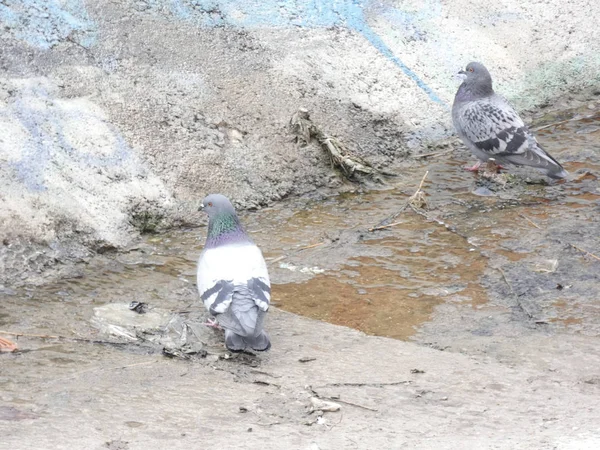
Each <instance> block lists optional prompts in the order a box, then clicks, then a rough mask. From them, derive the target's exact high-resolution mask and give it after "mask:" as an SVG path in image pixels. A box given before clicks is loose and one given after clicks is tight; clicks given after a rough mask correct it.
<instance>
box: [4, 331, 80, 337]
mask: <svg viewBox="0 0 600 450" xmlns="http://www.w3.org/2000/svg"><path fill="white" fill-rule="evenodd" d="M0 334H8V335H9V336H16V337H17V338H18V337H19V336H25V337H36V338H42V339H69V338H66V337H63V336H52V335H50V334H29V333H15V332H13V331H4V330H0Z"/></svg>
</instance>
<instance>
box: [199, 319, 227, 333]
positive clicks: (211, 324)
mask: <svg viewBox="0 0 600 450" xmlns="http://www.w3.org/2000/svg"><path fill="white" fill-rule="evenodd" d="M202 325H205V326H207V327H209V328H214V329H215V330H222V329H223V328H221V325H219V322H217V321H216V319H215V320H213V319H207V321H206V323H203V324H202Z"/></svg>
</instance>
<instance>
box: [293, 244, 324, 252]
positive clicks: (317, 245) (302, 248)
mask: <svg viewBox="0 0 600 450" xmlns="http://www.w3.org/2000/svg"><path fill="white" fill-rule="evenodd" d="M326 243H327V242H317V243H316V244H312V245H307V246H306V247H300V248H299V249H298V251H301V250H308V249H309V248H315V247H319V246H320V245H325V244H326Z"/></svg>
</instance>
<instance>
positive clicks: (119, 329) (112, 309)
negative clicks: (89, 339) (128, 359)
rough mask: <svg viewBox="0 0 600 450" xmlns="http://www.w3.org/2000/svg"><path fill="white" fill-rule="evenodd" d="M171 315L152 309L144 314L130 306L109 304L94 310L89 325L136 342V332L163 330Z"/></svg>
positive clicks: (164, 311)
mask: <svg viewBox="0 0 600 450" xmlns="http://www.w3.org/2000/svg"><path fill="white" fill-rule="evenodd" d="M170 319H171V313H170V312H169V311H166V310H161V309H158V308H154V309H152V310H151V311H148V312H146V313H145V314H140V313H138V312H135V311H133V310H132V309H131V304H127V303H109V304H107V305H103V306H98V307H97V308H94V317H92V319H91V323H92V325H93V326H94V327H96V328H97V329H99V330H100V331H101V332H102V333H105V334H109V335H114V336H118V337H121V338H125V339H128V340H134V341H135V340H138V332H148V331H152V330H155V331H158V330H162V329H164V328H165V326H166V325H167V324H168V323H169V320H170Z"/></svg>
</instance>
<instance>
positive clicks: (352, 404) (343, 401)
mask: <svg viewBox="0 0 600 450" xmlns="http://www.w3.org/2000/svg"><path fill="white" fill-rule="evenodd" d="M325 398H327V399H328V400H331V401H332V402H338V403H345V404H346V405H350V406H356V407H357V408H362V409H368V410H369V411H379V410H378V409H377V408H371V407H370V406H364V405H359V404H358V403H353V402H349V401H346V400H341V399H339V398H331V397H325Z"/></svg>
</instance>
